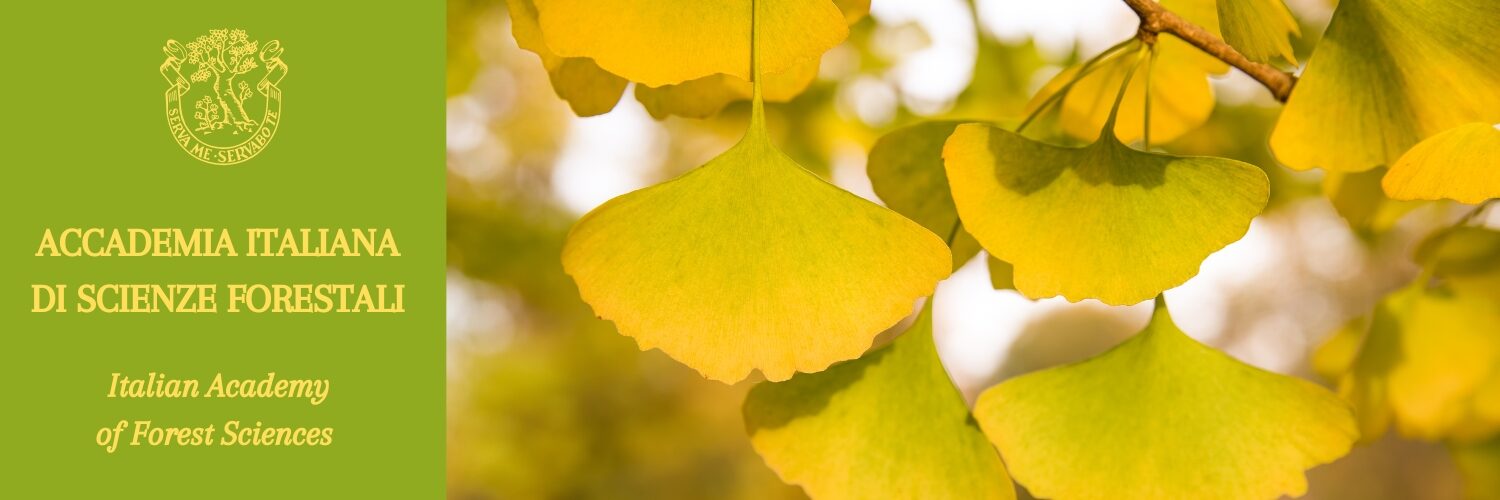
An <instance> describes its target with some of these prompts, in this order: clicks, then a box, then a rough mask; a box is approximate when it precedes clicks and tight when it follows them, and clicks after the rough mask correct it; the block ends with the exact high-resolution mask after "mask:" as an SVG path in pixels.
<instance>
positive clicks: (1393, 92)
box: [1271, 0, 1500, 172]
mask: <svg viewBox="0 0 1500 500" xmlns="http://www.w3.org/2000/svg"><path fill="white" fill-rule="evenodd" d="M1497 32H1500V2H1496V1H1494V0H1410V1H1401V2H1388V1H1378V0H1344V1H1341V2H1339V6H1338V10H1336V11H1334V14H1333V19H1332V20H1331V21H1330V22H1329V24H1328V31H1327V32H1326V33H1325V34H1324V36H1323V39H1322V41H1320V42H1319V43H1318V47H1317V50H1316V51H1314V52H1313V55H1312V58H1311V59H1310V60H1309V61H1308V63H1307V69H1306V70H1304V71H1303V73H1302V77H1301V78H1300V79H1299V80H1298V82H1297V86H1296V88H1294V89H1293V90H1292V95H1291V99H1290V100H1288V101H1287V104H1286V108H1285V109H1284V110H1282V112H1281V117H1280V118H1279V119H1278V120H1277V122H1276V129H1275V130H1274V131H1272V133H1271V149H1272V150H1273V151H1274V152H1275V153H1276V157H1277V158H1279V159H1280V160H1281V161H1282V162H1283V163H1286V164H1287V165H1288V166H1291V167H1293V168H1298V169H1309V168H1314V167H1316V168H1323V169H1327V170H1333V171H1340V172H1355V171H1361V170H1367V169H1370V168H1373V167H1376V166H1379V165H1391V164H1392V163H1393V162H1395V161H1396V159H1397V158H1399V157H1400V156H1401V154H1402V153H1404V152H1406V150H1407V148H1410V147H1411V146H1412V145H1414V144H1416V143H1417V142H1418V141H1421V140H1422V139H1425V138H1427V137H1429V136H1431V135H1433V134H1437V133H1439V132H1442V131H1444V130H1448V129H1450V128H1453V127H1456V126H1459V125H1462V124H1465V123H1469V122H1476V121H1480V122H1486V123H1495V122H1500V92H1496V91H1495V89H1496V88H1500V37H1496V36H1495V33H1497Z"/></svg>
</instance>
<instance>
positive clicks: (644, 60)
mask: <svg viewBox="0 0 1500 500" xmlns="http://www.w3.org/2000/svg"><path fill="white" fill-rule="evenodd" d="M534 1H535V2H536V7H537V11H538V13H539V14H540V18H539V19H540V24H541V27H542V33H543V34H545V35H546V42H547V46H548V47H550V48H551V49H552V51H554V52H556V53H557V54H558V55H560V56H564V57H589V58H593V59H594V60H595V61H596V62H598V63H599V66H600V67H602V68H604V69H605V70H608V71H609V72H611V73H614V74H617V75H620V76H622V77H625V78H626V79H629V80H630V81H633V82H638V83H643V84H646V85H649V86H652V87H660V86H663V85H669V84H677V83H682V82H685V81H688V80H693V79H697V78H703V77H705V76H710V75H714V74H717V73H723V74H726V75H729V76H734V77H737V78H739V79H740V80H744V81H749V80H750V21H751V16H750V14H751V12H750V10H751V4H752V2H751V1H750V0H737V1H720V2H702V1H698V0H534ZM754 4H755V5H756V8H757V9H759V12H760V19H759V24H760V26H761V28H760V33H761V35H762V36H763V39H764V40H763V42H762V43H761V55H760V64H761V67H760V71H761V74H766V75H770V74H776V73H781V72H784V71H786V70H788V69H790V68H791V67H793V66H794V65H796V64H798V63H799V62H802V61H807V60H809V59H814V58H817V57H818V56H820V55H822V54H823V52H825V51H827V50H828V49H830V48H833V46H835V45H838V44H839V42H842V41H843V40H844V38H845V37H847V36H848V35H849V28H848V26H847V25H846V24H845V14H844V13H843V12H841V11H840V10H839V7H838V6H836V5H835V4H834V2H832V1H829V0H811V1H809V0H757V1H756V2H755V3H754ZM854 8H856V9H857V6H854Z"/></svg>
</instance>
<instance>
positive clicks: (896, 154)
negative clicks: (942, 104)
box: [866, 121, 979, 269]
mask: <svg viewBox="0 0 1500 500" xmlns="http://www.w3.org/2000/svg"><path fill="white" fill-rule="evenodd" d="M961 123H964V122H958V121H934V122H922V123H918V124H916V125H912V126H909V127H904V128H899V129H896V130H894V131H892V132H891V133H889V134H886V135H884V136H882V137H881V138H880V140H878V141H875V145H874V146H873V147H871V148H870V160H869V162H868V163H866V171H867V172H868V173H869V176H870V185H871V187H873V188H874V189H875V194H876V195H878V196H880V200H881V201H883V202H885V205H886V206H887V207H890V208H891V210H895V211H896V212H898V213H900V214H901V215H905V216H906V217H907V218H909V219H911V220H913V221H916V222H917V223H918V224H921V225H922V227H925V228H927V230H928V231H932V232H933V234H936V235H938V236H942V237H944V238H947V239H950V240H951V243H952V246H951V249H952V251H953V268H954V269H958V268H959V267H960V266H962V265H964V263H966V262H968V261H969V259H972V258H974V255H975V254H978V253H979V242H977V241H974V237H973V236H972V235H970V234H969V232H968V231H965V230H964V229H963V226H962V225H960V224H959V221H958V211H957V209H955V208H954V207H953V195H952V194H951V190H950V188H949V187H948V173H947V172H946V171H944V169H943V142H945V141H947V140H948V136H949V135H952V134H953V129H954V128H956V127H958V126H959V124H961ZM950 236H951V238H949V237H950Z"/></svg>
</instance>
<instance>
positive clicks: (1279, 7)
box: [1217, 0, 1302, 65]
mask: <svg viewBox="0 0 1500 500" xmlns="http://www.w3.org/2000/svg"><path fill="white" fill-rule="evenodd" d="M1217 3H1218V6H1219V27H1220V28H1221V29H1222V30H1223V31H1224V41H1226V42H1229V45H1232V46H1234V48H1236V49H1239V51H1240V53H1241V54H1244V55H1245V57H1248V58H1250V60H1252V61H1259V62H1263V63H1269V62H1271V60H1272V59H1274V58H1276V57H1278V56H1280V57H1281V58H1282V59H1285V60H1286V61H1287V62H1290V63H1292V64H1293V65H1295V64H1297V55H1296V54H1295V53H1293V52H1292V41H1291V39H1290V38H1288V36H1302V32H1301V30H1299V29H1298V28H1297V18H1294V17H1292V11H1290V10H1287V8H1286V4H1284V3H1281V0H1218V2H1217Z"/></svg>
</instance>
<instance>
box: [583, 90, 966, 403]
mask: <svg viewBox="0 0 1500 500" xmlns="http://www.w3.org/2000/svg"><path fill="white" fill-rule="evenodd" d="M761 108H762V106H761V104H760V102H759V101H756V102H755V103H754V106H753V109H754V111H753V114H752V119H751V125H750V130H749V131H748V132H747V133H746V135H745V137H744V139H741V140H740V142H739V143H738V144H736V145H735V146H734V147H733V148H730V149H729V151H726V152H725V153H724V154H722V155H720V156H719V157H717V158H714V159H713V160H712V161H710V162H708V164H706V165H704V166H702V167H699V168H697V169H695V170H693V171H691V172H688V173H687V174H684V175H683V176H681V177H678V178H676V179H673V180H671V181H668V182H665V183H662V184H659V185H656V186H653V187H649V188H645V189H642V190H639V191H635V192H632V193H629V194H625V195H623V196H620V197H618V198H615V199H613V200H610V201H609V202H606V203H605V204H604V205H601V206H600V207H598V208H596V209H594V210H593V211H591V212H589V213H588V214H587V215H584V216H583V218H582V219H580V220H579V221H578V224H577V225H575V226H574V227H573V230H572V232H570V233H569V235H568V240H567V242H566V244H565V245H564V247H563V256H562V261H563V268H564V270H565V271H567V273H568V274H569V275H572V276H573V279H574V281H576V282H577V284H578V289H579V293H580V294H581V295H582V296H583V299H584V301H586V302H588V303H589V304H590V305H591V306H593V307H594V312H595V313H597V314H598V315H599V316H600V317H602V318H605V319H609V320H612V321H614V322H615V325H616V326H617V327H618V328H619V330H620V333H622V334H624V335H627V336H631V337H634V338H635V339H636V341H637V342H638V343H639V344H640V346H641V348H642V349H650V348H658V347H659V348H661V350H662V351H663V352H666V353H667V355H669V356H672V357H673V358H675V359H677V360H678V361H681V362H682V363H683V364H686V365H688V366H691V367H693V368H694V369H696V370H698V371H699V372H701V373H702V374H703V375H704V376H706V377H708V378H711V379H714V380H720V381H724V382H735V381H738V380H740V379H743V378H745V376H746V375H748V374H749V372H750V370H752V369H757V368H758V369H760V371H761V372H762V373H764V374H765V376H766V378H767V379H770V380H773V381H776V380H786V379H787V378H788V377H791V375H792V373H793V372H794V371H803V372H816V371H820V370H822V369H824V368H827V367H828V365H830V364H832V363H834V362H836V361H842V360H846V359H853V358H856V357H859V355H860V354H861V353H863V352H864V351H865V350H866V349H868V348H869V347H870V344H871V341H872V340H873V339H874V338H875V335H876V334H878V333H880V331H881V330H883V329H885V328H887V327H890V326H891V325H893V324H895V323H896V322H897V321H899V320H900V319H901V318H903V317H905V316H906V315H907V314H909V313H910V312H911V307H912V304H913V301H915V300H916V299H917V298H919V297H923V296H926V295H929V294H930V293H932V291H933V289H934V288H935V287H936V285H937V282H938V281H939V280H941V279H943V278H945V277H947V276H948V274H949V272H950V270H951V267H952V264H951V259H952V257H951V255H950V254H949V252H948V247H947V245H945V244H944V242H943V240H942V239H941V238H939V237H937V236H936V235H934V234H932V232H930V231H928V230H926V229H924V228H923V227H922V226H920V225H918V224H916V223H914V222H912V221H910V220H907V219H906V218H905V217H902V216H901V215H900V214H897V213H895V212H892V211H890V210H887V209H885V208H882V207H880V206H878V205H875V204H873V203H870V202H868V201H865V200H864V199H862V198H860V197H858V196H855V195H853V194H851V193H849V192H847V191H844V190H842V189H839V188H837V187H834V186H833V185H832V184H829V183H828V182H826V181H824V180H822V179H820V178H818V177H817V176H815V175H813V174H812V173H811V172H808V171H806V170H804V169H803V168H802V167H800V166H798V165H797V164H796V163H795V162H793V161H792V160H791V159H790V158H788V157H787V156H786V155H785V154H783V153H782V152H781V151H778V150H777V149H776V148H775V146H773V145H772V144H771V141H770V138H769V137H768V135H767V132H766V129H765V117H764V112H763V111H762V109H761Z"/></svg>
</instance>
